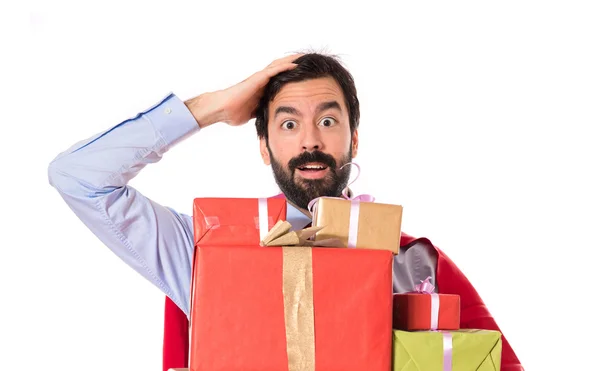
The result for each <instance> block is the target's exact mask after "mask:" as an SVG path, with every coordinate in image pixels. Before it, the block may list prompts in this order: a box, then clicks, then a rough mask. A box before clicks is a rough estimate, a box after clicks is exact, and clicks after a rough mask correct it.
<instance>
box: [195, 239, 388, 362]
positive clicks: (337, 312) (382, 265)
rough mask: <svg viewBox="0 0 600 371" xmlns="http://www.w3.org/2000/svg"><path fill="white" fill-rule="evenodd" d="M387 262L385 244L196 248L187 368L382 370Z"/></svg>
mask: <svg viewBox="0 0 600 371" xmlns="http://www.w3.org/2000/svg"><path fill="white" fill-rule="evenodd" d="M392 260H393V254H392V253H391V252H390V251H385V250H362V249H336V248H310V247H254V246H252V247H243V246H237V247H210V246H202V247H201V248H198V249H196V252H195V259H194V272H193V275H192V279H193V282H192V306H191V315H190V322H191V342H190V369H191V371H225V370H226V371H236V370H244V371H247V370H260V371H269V370H274V371H282V370H290V371H292V370H316V371H335V370H344V371H352V370H356V371H359V370H360V371H364V370H370V371H379V370H381V371H384V370H385V371H389V370H390V368H391V340H392V336H391V333H392V276H391V275H392ZM313 314H314V317H313Z"/></svg>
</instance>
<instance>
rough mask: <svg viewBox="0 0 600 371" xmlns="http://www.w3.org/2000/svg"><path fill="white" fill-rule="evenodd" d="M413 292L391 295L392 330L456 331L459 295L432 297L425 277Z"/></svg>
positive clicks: (458, 321)
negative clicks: (392, 308) (392, 309)
mask: <svg viewBox="0 0 600 371" xmlns="http://www.w3.org/2000/svg"><path fill="white" fill-rule="evenodd" d="M415 289H416V292H410V293H404V294H394V314H393V326H394V329H396V330H404V331H420V330H458V329H459V327H460V296H458V295H450V294H436V293H434V292H433V285H431V284H430V283H429V278H427V279H426V280H425V281H423V282H422V284H421V285H417V286H416V287H415Z"/></svg>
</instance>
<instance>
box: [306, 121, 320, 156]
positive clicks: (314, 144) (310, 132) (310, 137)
mask: <svg viewBox="0 0 600 371" xmlns="http://www.w3.org/2000/svg"><path fill="white" fill-rule="evenodd" d="M302 149H303V150H304V151H308V152H312V151H316V150H322V149H323V141H322V139H321V132H320V130H319V128H318V127H316V126H315V125H306V126H305V127H304V130H303V136H302Z"/></svg>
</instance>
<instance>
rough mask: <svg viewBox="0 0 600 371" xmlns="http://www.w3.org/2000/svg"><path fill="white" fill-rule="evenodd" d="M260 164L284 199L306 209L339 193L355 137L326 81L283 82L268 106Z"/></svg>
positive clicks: (338, 95) (334, 88) (332, 84)
mask: <svg viewBox="0 0 600 371" xmlns="http://www.w3.org/2000/svg"><path fill="white" fill-rule="evenodd" d="M267 129H268V133H269V139H268V143H267V141H266V140H265V139H261V141H260V142H261V143H260V147H261V155H262V158H263V161H264V163H265V164H267V165H269V164H270V165H271V166H272V168H273V174H274V176H275V181H276V182H277V184H278V185H279V187H280V188H281V190H282V191H283V193H284V194H285V196H286V197H287V198H288V199H289V200H290V201H292V202H293V203H294V204H296V205H297V206H299V207H301V208H304V209H306V207H307V205H308V202H309V201H310V200H312V199H313V198H316V197H320V196H334V197H337V196H339V195H340V194H341V192H342V190H343V189H344V187H346V185H347V183H348V178H349V176H350V170H351V166H346V167H344V169H341V170H340V167H341V166H342V165H344V164H346V163H348V162H350V161H352V158H354V157H355V156H356V152H357V148H358V133H357V132H356V131H355V132H354V133H353V134H351V133H350V121H349V116H348V110H347V108H346V105H345V101H344V95H343V92H342V90H341V89H340V87H339V86H338V84H337V83H336V81H335V80H334V79H333V78H331V77H326V78H319V79H313V80H306V81H302V82H295V83H288V84H286V85H285V86H283V88H282V89H281V90H280V91H279V93H278V94H277V95H276V96H275V98H274V100H273V101H272V102H271V103H270V104H269V121H268V128H267Z"/></svg>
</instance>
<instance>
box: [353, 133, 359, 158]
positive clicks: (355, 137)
mask: <svg viewBox="0 0 600 371" xmlns="http://www.w3.org/2000/svg"><path fill="white" fill-rule="evenodd" d="M357 154H358V129H355V130H354V133H352V158H355V157H356V155H357Z"/></svg>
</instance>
